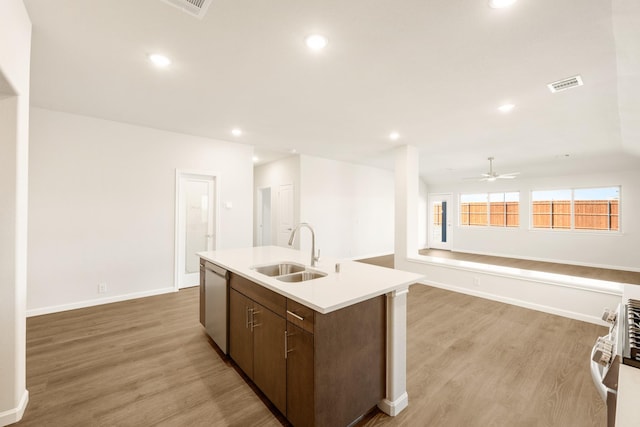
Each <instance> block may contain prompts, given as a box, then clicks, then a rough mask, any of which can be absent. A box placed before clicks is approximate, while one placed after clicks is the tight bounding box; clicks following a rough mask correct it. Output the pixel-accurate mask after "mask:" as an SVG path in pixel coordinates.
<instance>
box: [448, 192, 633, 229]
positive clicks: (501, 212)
mask: <svg viewBox="0 0 640 427" xmlns="http://www.w3.org/2000/svg"><path fill="white" fill-rule="evenodd" d="M519 205H520V204H519V202H491V203H486V202H467V203H461V204H460V225H468V226H484V227H486V226H488V225H491V226H493V227H518V226H519V225H520V214H519V208H520V206H519ZM487 207H488V208H489V211H488V212H487ZM619 207H620V206H619V201H618V200H576V201H574V202H573V209H574V214H573V221H574V224H573V228H574V229H576V230H613V231H617V230H619ZM531 215H532V219H533V221H532V222H533V228H546V229H565V230H569V229H571V201H570V200H553V201H551V200H545V201H536V202H533V209H532V212H531ZM489 221H491V224H489Z"/></svg>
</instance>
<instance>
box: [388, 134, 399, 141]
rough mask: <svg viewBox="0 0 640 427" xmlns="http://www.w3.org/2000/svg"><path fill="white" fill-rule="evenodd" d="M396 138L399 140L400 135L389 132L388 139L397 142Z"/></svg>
mask: <svg viewBox="0 0 640 427" xmlns="http://www.w3.org/2000/svg"><path fill="white" fill-rule="evenodd" d="M398 138H400V134H399V133H398V132H391V133H390V134H389V139H391V140H393V141H395V140H397V139H398Z"/></svg>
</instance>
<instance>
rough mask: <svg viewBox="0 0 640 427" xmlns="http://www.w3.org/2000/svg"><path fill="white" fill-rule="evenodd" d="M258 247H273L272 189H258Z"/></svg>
mask: <svg viewBox="0 0 640 427" xmlns="http://www.w3.org/2000/svg"><path fill="white" fill-rule="evenodd" d="M256 233H257V234H256V246H269V245H271V187H264V188H258V201H257V212H256Z"/></svg>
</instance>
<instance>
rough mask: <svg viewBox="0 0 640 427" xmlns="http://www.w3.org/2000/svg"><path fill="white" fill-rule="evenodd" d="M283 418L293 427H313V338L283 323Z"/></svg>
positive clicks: (293, 326) (292, 325)
mask: <svg viewBox="0 0 640 427" xmlns="http://www.w3.org/2000/svg"><path fill="white" fill-rule="evenodd" d="M287 350H288V353H287V419H288V420H289V421H290V422H291V424H293V425H294V426H296V427H298V426H300V427H303V426H312V425H314V418H315V417H314V413H315V410H314V401H313V400H314V399H313V397H314V393H313V390H314V384H313V373H314V371H313V361H314V359H313V335H312V334H310V333H309V332H307V331H305V330H304V329H301V328H299V327H297V326H295V325H294V324H293V323H291V322H289V323H287Z"/></svg>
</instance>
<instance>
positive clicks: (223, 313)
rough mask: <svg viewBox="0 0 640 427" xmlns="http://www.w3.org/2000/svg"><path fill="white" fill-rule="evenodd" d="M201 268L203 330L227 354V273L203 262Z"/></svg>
mask: <svg viewBox="0 0 640 427" xmlns="http://www.w3.org/2000/svg"><path fill="white" fill-rule="evenodd" d="M201 268H202V270H203V271H204V293H205V313H204V317H205V329H206V331H207V334H208V335H209V336H210V337H211V339H212V340H213V341H214V342H215V343H216V344H217V345H218V347H220V350H222V352H223V353H224V354H227V353H228V352H227V349H228V345H227V344H228V342H229V341H228V340H229V338H228V336H227V321H228V317H229V316H228V312H227V301H228V295H227V292H228V291H227V289H228V287H227V283H228V280H229V273H228V272H227V270H225V269H224V268H222V267H219V266H217V265H215V264H212V263H210V262H207V261H203V262H202V264H201Z"/></svg>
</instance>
